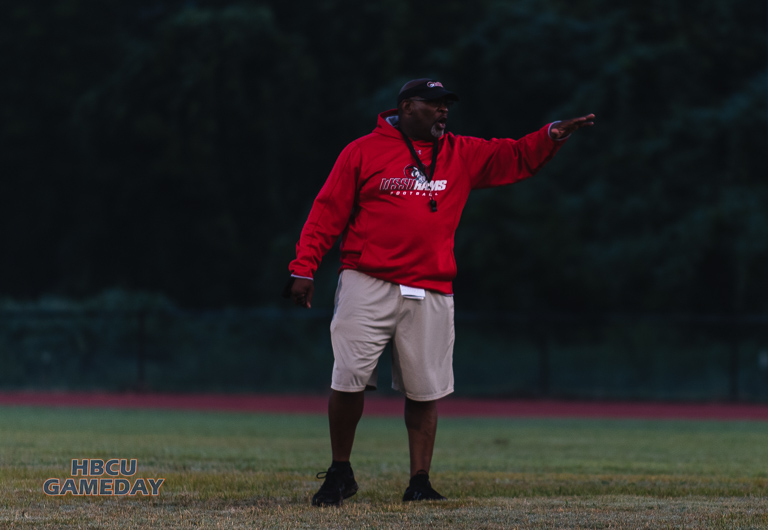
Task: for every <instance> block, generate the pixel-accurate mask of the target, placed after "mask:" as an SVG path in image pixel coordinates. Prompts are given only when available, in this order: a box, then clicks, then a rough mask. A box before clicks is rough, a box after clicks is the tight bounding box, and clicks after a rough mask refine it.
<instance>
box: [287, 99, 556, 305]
mask: <svg viewBox="0 0 768 530" xmlns="http://www.w3.org/2000/svg"><path fill="white" fill-rule="evenodd" d="M396 116H397V111H396V110H394V109H393V110H389V111H387V112H384V113H382V114H380V115H379V119H378V123H377V124H376V129H374V130H373V132H372V133H371V134H368V135H366V136H363V137H362V138H359V139H357V140H355V141H353V142H352V143H350V144H349V145H348V146H347V147H346V148H345V149H344V150H343V151H342V152H341V154H340V155H339V158H338V159H337V160H336V164H335V165H334V167H333V170H332V171H331V174H330V175H329V176H328V180H327V181H326V182H325V185H324V186H323V188H322V189H321V190H320V193H319V194H318V196H317V198H316V199H315V202H314V204H313V205H312V210H311V211H310V213H309V217H308V218H307V222H306V223H305V224H304V229H303V230H302V232H301V238H300V239H299V242H298V243H297V244H296V259H295V260H293V261H292V262H291V263H290V265H289V269H290V271H291V274H292V275H294V276H299V277H305V278H313V277H314V273H315V271H316V270H317V267H318V265H319V264H320V260H321V259H322V258H323V256H324V255H325V253H326V252H327V251H328V250H329V249H330V248H331V246H332V245H333V244H334V243H335V242H336V240H337V239H338V237H339V236H341V237H342V241H341V269H356V270H358V271H360V272H363V273H365V274H368V275H369V276H373V277H374V278H380V279H382V280H386V281H389V282H393V283H398V284H401V285H408V286H410V287H421V288H424V289H429V290H432V291H437V292H440V293H443V294H453V284H452V281H453V278H454V277H455V276H456V260H455V258H454V255H453V245H454V234H455V233H456V228H457V227H458V225H459V218H460V217H461V211H462V210H463V208H464V204H465V203H466V202H467V198H468V197H469V192H470V190H473V189H479V188H490V187H493V186H502V185H505V184H512V183H513V182H517V181H518V180H522V179H524V178H526V177H530V176H531V175H534V174H535V173H536V172H537V171H538V170H539V169H541V167H542V166H543V165H544V164H545V163H546V162H548V161H549V160H550V159H551V158H552V157H553V156H554V154H555V153H556V152H557V151H558V149H559V148H560V147H561V146H562V145H563V142H562V141H555V140H552V139H551V138H550V136H549V132H548V131H549V126H545V127H543V128H541V129H540V130H538V131H536V132H534V133H531V134H528V135H526V136H524V137H523V138H521V139H520V140H512V139H493V140H483V139H480V138H473V137H469V136H455V135H453V134H451V133H445V134H443V136H442V137H441V138H440V140H439V141H440V148H439V151H438V153H439V154H438V158H437V167H436V171H435V174H434V175H433V177H432V182H431V183H430V182H427V181H426V179H425V178H424V177H423V175H421V173H420V172H419V171H418V169H417V166H416V163H415V161H414V159H413V157H412V155H411V153H410V151H409V150H408V147H407V145H406V143H405V141H404V140H403V137H402V135H401V133H400V131H399V129H396V128H395V127H394V126H393V125H392V124H391V122H392V121H393V119H396ZM388 119H389V120H388ZM413 145H414V148H415V149H416V152H417V153H418V155H419V158H420V159H421V160H422V163H423V164H424V166H427V167H428V166H429V165H430V164H431V162H432V143H429V142H422V141H418V140H414V141H413ZM430 195H431V197H432V198H433V199H435V201H436V202H437V211H436V212H433V211H432V209H431V208H430Z"/></svg>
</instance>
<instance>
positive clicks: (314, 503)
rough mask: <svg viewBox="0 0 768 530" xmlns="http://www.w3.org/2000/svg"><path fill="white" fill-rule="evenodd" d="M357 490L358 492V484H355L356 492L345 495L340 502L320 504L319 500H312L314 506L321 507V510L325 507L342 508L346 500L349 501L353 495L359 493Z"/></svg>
mask: <svg viewBox="0 0 768 530" xmlns="http://www.w3.org/2000/svg"><path fill="white" fill-rule="evenodd" d="M357 490H358V488H357V484H355V490H354V491H352V492H350V493H347V494H345V495H343V496H342V497H341V499H339V502H318V501H317V500H315V499H314V498H312V506H319V507H321V508H322V507H324V506H341V504H342V502H344V499H349V498H350V497H351V496H352V495H354V494H355V493H357Z"/></svg>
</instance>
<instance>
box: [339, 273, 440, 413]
mask: <svg viewBox="0 0 768 530" xmlns="http://www.w3.org/2000/svg"><path fill="white" fill-rule="evenodd" d="M454 338H455V334H454V325H453V297H452V296H445V295H443V294H440V293H435V292H430V291H427V292H426V298H424V299H423V300H414V299H410V298H404V297H403V296H402V295H401V294H400V286H399V285H397V284H395V283H391V282H386V281H384V280H379V279H377V278H373V277H371V276H368V275H366V274H363V273H361V272H357V271H355V270H350V269H345V270H343V271H342V272H341V275H340V276H339V285H338V288H337V289H336V307H335V309H334V313H333V320H332V321H331V342H332V343H333V356H334V364H333V378H332V382H331V388H332V389H334V390H338V391H340V392H360V391H362V390H365V389H366V388H376V380H377V364H378V361H379V356H381V353H382V352H383V351H384V348H385V346H386V345H387V343H389V342H390V341H392V346H393V347H392V388H394V389H395V390H397V391H399V392H402V393H404V394H405V395H406V396H408V397H409V398H410V399H413V400H414V401H432V400H434V399H439V398H441V397H444V396H447V395H448V394H450V393H451V392H453V343H454Z"/></svg>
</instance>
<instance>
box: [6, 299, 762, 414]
mask: <svg viewBox="0 0 768 530" xmlns="http://www.w3.org/2000/svg"><path fill="white" fill-rule="evenodd" d="M330 319H331V313H330V311H327V310H317V309H313V310H311V311H306V310H300V309H293V308H292V309H275V308H261V309H250V310H242V309H238V310H217V311H180V310H175V309H151V310H75V309H67V310H42V309H38V310H22V309H16V310H2V311H0V388H2V389H45V390H51V389H56V390H87V389H92V390H107V391H153V392H302V393H315V392H317V393H320V392H325V391H326V390H327V388H328V385H329V381H330V373H331V368H332V364H333V354H332V350H331V345H330V337H329V330H328V327H329V324H330ZM390 355H391V353H390V349H389V348H388V349H387V351H385V353H384V355H383V356H382V359H381V361H380V363H379V365H380V368H379V389H380V392H383V393H390V392H392V391H391V390H390V389H389V388H388V387H389V382H390V379H389V377H390V373H391V362H390V359H391V357H390ZM454 367H455V373H456V393H457V395H463V396H489V397H490V396H494V397H547V398H565V399H567V398H578V399H615V400H633V399H643V400H685V401H747V402H765V401H768V315H743V316H738V317H731V316H723V315H708V316H692V315H595V316H585V315H552V314H547V315H520V314H497V313H494V314H490V313H489V314H485V313H461V312H458V313H457V314H456V349H455V356H454Z"/></svg>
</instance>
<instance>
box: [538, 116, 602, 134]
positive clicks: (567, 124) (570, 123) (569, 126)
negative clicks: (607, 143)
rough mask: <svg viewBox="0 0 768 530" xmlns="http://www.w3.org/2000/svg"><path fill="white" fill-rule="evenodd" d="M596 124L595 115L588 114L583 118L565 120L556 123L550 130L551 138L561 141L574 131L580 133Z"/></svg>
mask: <svg viewBox="0 0 768 530" xmlns="http://www.w3.org/2000/svg"><path fill="white" fill-rule="evenodd" d="M594 124H595V115H594V114H587V115H586V116H582V117H581V118H572V119H570V120H563V121H558V122H555V123H554V125H552V128H551V129H549V136H550V137H551V138H552V139H553V140H560V139H561V138H565V137H566V136H568V135H569V134H571V133H572V132H574V131H578V130H579V129H581V128H582V127H589V126H592V125H594Z"/></svg>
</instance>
